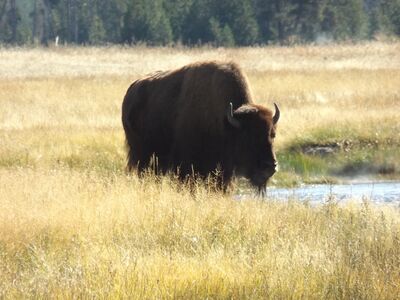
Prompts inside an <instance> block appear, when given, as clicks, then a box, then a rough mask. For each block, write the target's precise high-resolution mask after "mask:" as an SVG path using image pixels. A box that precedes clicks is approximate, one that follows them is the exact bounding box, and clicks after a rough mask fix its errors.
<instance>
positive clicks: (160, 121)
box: [122, 62, 280, 191]
mask: <svg viewBox="0 0 400 300" xmlns="http://www.w3.org/2000/svg"><path fill="white" fill-rule="evenodd" d="M279 115H280V113H279V109H278V107H277V106H276V104H275V114H273V113H272V112H271V110H269V109H267V108H265V107H263V106H260V105H256V104H254V103H253V101H252V96H251V92H250V89H249V86H248V83H247V80H246V77H245V76H244V74H243V73H242V71H241V70H240V68H239V67H238V66H237V65H236V64H234V63H216V62H206V63H197V64H192V65H188V66H186V67H183V68H181V69H178V70H174V71H170V72H158V73H155V74H153V75H151V76H149V77H146V78H144V79H141V80H138V81H136V82H134V83H133V84H132V85H131V86H130V87H129V89H128V91H127V93H126V95H125V98H124V101H123V104H122V123H123V126H124V130H125V136H126V143H127V148H128V163H127V169H128V170H133V169H136V170H137V171H138V173H139V174H141V173H142V172H143V171H144V170H146V169H148V168H149V167H151V164H152V158H153V157H156V160H157V164H156V168H154V169H153V170H154V171H155V172H156V173H157V174H165V173H166V172H168V171H172V172H175V173H177V174H178V175H179V177H180V178H181V179H187V178H190V177H191V176H192V175H198V176H200V177H202V178H206V177H207V176H209V175H211V176H214V177H216V178H217V180H218V181H219V186H220V187H221V188H222V189H223V190H226V188H227V186H228V185H229V183H230V182H231V179H232V176H233V175H234V174H236V175H239V176H244V177H246V178H248V179H249V180H250V182H251V183H252V184H253V185H254V186H256V187H257V188H258V189H259V191H264V190H265V186H266V182H267V180H268V179H269V178H270V177H271V176H272V175H273V174H274V173H275V170H276V166H277V162H276V158H275V154H274V152H273V146H272V144H273V140H274V137H275V130H276V124H277V122H278V120H279ZM216 170H218V172H216ZM215 174H218V175H215Z"/></svg>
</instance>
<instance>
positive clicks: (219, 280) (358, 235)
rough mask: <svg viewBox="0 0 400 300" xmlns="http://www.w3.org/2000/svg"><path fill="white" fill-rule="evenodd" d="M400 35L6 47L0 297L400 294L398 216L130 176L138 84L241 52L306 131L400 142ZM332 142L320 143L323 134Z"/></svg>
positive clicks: (282, 142)
mask: <svg viewBox="0 0 400 300" xmlns="http://www.w3.org/2000/svg"><path fill="white" fill-rule="evenodd" d="M399 50H400V44H398V43H393V44H381V43H368V44H364V45H336V46H302V47H300V46H298V47H287V48H285V47H283V48H280V47H267V48H244V49H211V48H210V49H208V48H201V49H186V48H182V49H180V48H177V49H172V48H154V49H151V48H150V49H149V48H141V47H138V48H119V47H110V48H55V49H25V48H21V49H6V48H3V49H0V298H9V299H14V298H133V299H135V298H136V299H146V298H149V299H150V298H151V299H154V298H184V299H187V298H262V299H264V298H281V299H287V298H294V299H297V298H306V299H308V298H311V299H313V298H314V299H321V298H327V299H333V298H334V299H337V298H341V299H349V298H357V299H358V298H363V299H364V298H367V299H396V298H397V297H398V295H399V294H400V272H399V266H400V212H399V209H398V208H394V207H376V206H374V205H373V204H371V203H368V201H366V202H365V203H363V204H362V205H359V204H347V205H338V204H337V203H336V201H335V200H334V199H331V200H330V201H328V202H326V203H321V205H318V206H310V205H308V204H307V203H300V202H299V201H297V200H296V199H288V201H285V202H279V201H275V200H272V199H270V200H264V201H261V200H259V199H252V196H251V195H250V196H249V197H248V198H246V200H238V199H236V198H235V195H234V194H227V195H223V194H219V193H215V192H212V191H210V190H208V187H206V186H203V185H202V184H201V183H198V184H197V185H196V187H195V189H194V190H193V189H188V188H186V187H185V186H184V185H182V184H180V183H178V182H176V181H175V179H174V178H171V177H163V178H154V177H153V176H152V175H151V174H148V176H146V177H145V178H142V179H139V178H137V177H136V176H135V175H126V174H125V173H124V171H123V170H124V164H125V150H124V141H123V131H122V128H121V122H120V106H121V102H122V98H123V95H124V93H125V91H126V89H127V87H128V86H129V84H130V83H131V82H132V81H133V80H135V79H136V78H138V77H140V76H142V75H144V74H147V73H150V72H153V71H155V70H159V69H169V68H175V67H179V66H182V65H184V64H186V63H190V62H193V61H197V60H222V61H225V60H235V61H237V62H238V63H239V64H240V65H241V66H242V67H243V69H244V71H245V72H246V73H247V74H248V77H249V82H250V84H251V86H252V88H253V91H254V98H255V101H256V102H259V103H263V104H265V105H271V104H272V103H273V102H277V103H278V104H279V105H280V107H281V111H282V118H281V121H280V124H279V131H278V136H277V139H276V140H277V148H278V151H279V149H283V148H285V147H287V146H288V145H291V144H292V143H293V142H295V141H296V140H297V139H299V138H300V137H301V138H303V139H307V137H309V138H310V139H313V138H316V135H315V131H316V130H317V131H318V130H320V131H321V132H322V133H321V135H324V134H325V135H327V136H328V138H331V137H332V136H333V137H335V138H337V139H346V138H349V137H351V138H352V139H359V140H368V141H371V140H372V141H375V140H376V141H377V143H378V144H379V145H382V147H386V146H391V147H392V146H393V145H394V146H395V147H396V146H397V145H399V144H400V136H399V132H400V128H399V126H400V125H399V122H398V113H399V108H398V107H399V102H400V72H399V69H400V54H399V53H400V51H399ZM322 138H323V137H321V139H322Z"/></svg>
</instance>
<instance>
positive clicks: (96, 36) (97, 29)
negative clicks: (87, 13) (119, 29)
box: [88, 15, 106, 45]
mask: <svg viewBox="0 0 400 300" xmlns="http://www.w3.org/2000/svg"><path fill="white" fill-rule="evenodd" d="M88 42H89V43H90V44H94V45H99V44H103V43H104V42H106V31H105V29H104V26H103V22H102V20H101V19H100V17H99V16H98V15H95V16H94V17H93V19H92V22H91V24H90V27H89V37H88Z"/></svg>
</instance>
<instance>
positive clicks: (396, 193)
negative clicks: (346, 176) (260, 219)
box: [267, 181, 400, 207]
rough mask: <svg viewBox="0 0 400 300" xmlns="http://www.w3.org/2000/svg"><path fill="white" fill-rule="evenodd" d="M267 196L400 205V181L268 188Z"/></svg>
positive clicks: (280, 198) (279, 198)
mask: <svg viewBox="0 0 400 300" xmlns="http://www.w3.org/2000/svg"><path fill="white" fill-rule="evenodd" d="M267 198H269V199H275V200H287V199H291V198H293V199H298V200H300V201H309V202H310V203H314V204H317V203H324V202H326V201H328V200H329V199H333V200H335V201H337V202H346V201H348V200H352V201H359V202H360V201H363V200H368V201H370V202H372V203H375V204H389V205H395V206H398V207H400V182H397V181H387V182H365V183H363V182H357V183H348V184H315V185H304V186H300V187H297V188H274V187H268V188H267Z"/></svg>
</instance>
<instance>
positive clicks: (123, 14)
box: [0, 0, 400, 46]
mask: <svg viewBox="0 0 400 300" xmlns="http://www.w3.org/2000/svg"><path fill="white" fill-rule="evenodd" d="M399 35H400V0H336V1H334V0H303V1H299V0H0V44H16V45H23V44H36V45H39V44H42V45H49V44H52V43H55V41H56V40H57V42H58V43H59V44H80V45H81V44H83V45H102V44H141V43H142V44H147V45H154V46H156V45H173V44H183V45H201V44H209V45H214V46H248V45H265V44H297V43H309V42H316V41H317V42H318V41H325V40H327V41H343V40H344V41H348V40H349V41H357V40H368V39H374V38H376V37H378V36H395V37H396V36H397V37H398V36H399Z"/></svg>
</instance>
